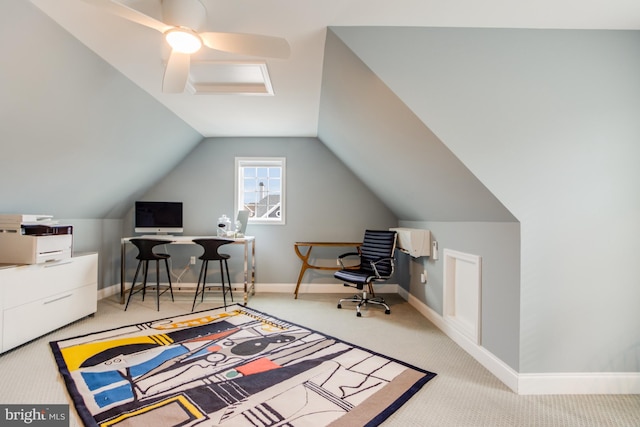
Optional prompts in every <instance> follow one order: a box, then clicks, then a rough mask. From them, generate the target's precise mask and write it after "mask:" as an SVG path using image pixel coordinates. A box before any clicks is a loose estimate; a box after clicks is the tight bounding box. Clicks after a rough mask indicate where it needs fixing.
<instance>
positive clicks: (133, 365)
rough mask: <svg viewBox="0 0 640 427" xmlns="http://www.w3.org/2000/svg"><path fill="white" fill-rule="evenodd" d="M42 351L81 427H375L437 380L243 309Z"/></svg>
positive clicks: (139, 327) (108, 334) (93, 337)
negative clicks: (53, 364) (53, 365)
mask: <svg viewBox="0 0 640 427" xmlns="http://www.w3.org/2000/svg"><path fill="white" fill-rule="evenodd" d="M50 345H51V349H52V351H53V353H54V356H55V359H56V363H57V364H58V368H59V370H60V373H61V375H62V377H63V378H64V381H65V384H66V386H67V390H68V391H69V394H70V396H71V398H72V400H73V403H74V405H75V407H76V409H77V411H78V414H79V415H80V417H81V418H82V421H83V422H84V423H85V425H87V426H105V427H106V426H141V427H149V426H152V427H160V426H196V425H197V426H234V427H236V426H251V427H256V426H326V425H331V426H346V427H353V426H365V425H366V426H375V425H378V424H380V423H381V422H382V421H384V420H385V419H386V418H387V417H389V416H390V415H391V414H392V413H393V412H394V411H396V410H397V409H398V408H399V407H400V406H402V405H403V404H404V403H405V402H406V401H407V400H408V399H409V398H410V397H411V396H412V395H413V394H415V393H416V392H417V391H418V390H419V389H420V388H421V387H422V386H423V385H424V384H425V383H426V382H427V381H429V380H430V379H431V378H433V377H434V376H435V375H436V374H434V373H431V372H428V371H425V370H422V369H419V368H416V367H414V366H410V365H408V364H406V363H403V362H401V361H398V360H394V359H391V358H388V357H385V356H382V355H380V354H376V353H374V352H371V351H369V350H367V349H365V348H362V347H358V346H355V345H353V344H349V343H346V342H343V341H341V340H339V339H336V338H332V337H330V336H326V335H324V334H321V333H319V332H316V331H312V330H310V329H308V328H304V327H302V326H299V325H296V324H293V323H290V322H287V321H285V320H281V319H278V318H276V317H274V316H270V315H268V314H265V313H262V312H259V311H256V310H253V309H250V308H247V307H244V306H241V305H233V306H229V307H227V310H226V311H225V310H224V309H223V308H220V309H214V310H208V311H202V312H198V313H190V314H187V315H183V316H179V317H174V318H167V319H162V320H157V321H153V322H148V323H142V324H137V325H131V326H126V327H122V328H117V329H112V330H108V331H102V332H96V333H92V334H88V335H84V336H80V337H75V338H70V339H66V340H61V341H56V342H51V343H50Z"/></svg>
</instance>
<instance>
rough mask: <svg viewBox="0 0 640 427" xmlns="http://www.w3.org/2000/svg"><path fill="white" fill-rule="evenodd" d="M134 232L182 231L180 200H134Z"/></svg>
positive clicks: (160, 232)
mask: <svg viewBox="0 0 640 427" xmlns="http://www.w3.org/2000/svg"><path fill="white" fill-rule="evenodd" d="M134 230H135V232H136V233H149V234H151V233H155V234H167V233H182V232H183V224H182V202H144V201H138V202H135V208H134Z"/></svg>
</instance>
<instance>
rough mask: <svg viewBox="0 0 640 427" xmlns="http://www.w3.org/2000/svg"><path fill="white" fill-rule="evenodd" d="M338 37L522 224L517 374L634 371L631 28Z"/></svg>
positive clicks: (635, 177) (638, 155)
mask: <svg viewBox="0 0 640 427" xmlns="http://www.w3.org/2000/svg"><path fill="white" fill-rule="evenodd" d="M336 32H337V34H338V35H339V36H340V37H341V38H342V39H343V40H344V41H345V42H346V43H347V45H348V46H349V47H350V48H352V49H353V50H354V51H355V52H356V54H357V55H358V56H359V57H360V58H361V59H362V60H363V61H364V62H365V63H366V64H367V65H368V66H369V67H370V68H371V69H372V71H373V72H374V73H376V75H378V76H379V77H380V78H381V79H382V80H383V81H384V82H385V83H386V84H387V85H388V86H389V87H390V88H391V90H393V91H394V92H395V93H396V94H397V95H398V96H399V97H400V98H401V99H402V100H403V101H404V102H405V103H406V104H407V105H408V106H409V107H410V108H411V109H412V111H414V112H415V113H416V114H417V116H418V117H419V118H420V119H421V120H422V121H423V122H424V123H425V124H426V125H428V126H429V127H430V128H431V129H432V130H433V132H434V133H435V134H436V135H438V136H439V137H440V139H441V140H442V141H443V142H444V143H445V144H446V145H447V146H448V147H449V148H450V149H451V150H452V151H453V152H454V153H455V154H456V155H457V156H458V157H459V158H460V159H461V160H462V161H463V162H464V163H465V165H467V166H468V167H469V169H470V170H471V171H472V172H473V173H474V174H475V175H476V176H477V177H478V178H479V179H480V180H481V181H482V182H483V183H484V184H485V185H486V186H487V187H488V188H489V189H490V190H491V191H492V192H493V193H494V194H495V195H496V196H497V197H498V198H499V200H500V201H501V202H502V203H503V204H504V205H505V206H506V207H507V208H508V209H509V210H510V211H511V212H512V213H513V214H514V215H515V216H516V217H517V218H518V220H519V221H520V222H521V238H522V250H521V256H522V269H521V293H520V294H521V324H520V348H521V351H520V353H521V358H520V371H521V372H523V373H535V372H629V371H631V372H633V371H635V372H637V371H638V370H640V345H639V344H638V343H639V342H640V329H638V327H637V325H639V324H640V310H638V309H637V302H638V301H639V300H640V286H638V274H637V268H636V267H635V265H636V263H637V258H638V255H639V254H640V239H638V236H639V235H640V221H639V220H638V218H640V192H638V182H640V168H638V167H637V160H638V159H640V144H638V141H640V121H639V120H638V117H640V85H639V84H638V82H639V81H640V80H639V79H638V76H639V75H640V32H637V31H568V30H562V31H560V30H557V31H549V30H489V29H486V30H482V29H475V30H474V29H443V28H439V29H438V28H432V29H428V28H422V29H416V28H413V29H411V28H403V29H400V28H377V29H373V28H338V29H336Z"/></svg>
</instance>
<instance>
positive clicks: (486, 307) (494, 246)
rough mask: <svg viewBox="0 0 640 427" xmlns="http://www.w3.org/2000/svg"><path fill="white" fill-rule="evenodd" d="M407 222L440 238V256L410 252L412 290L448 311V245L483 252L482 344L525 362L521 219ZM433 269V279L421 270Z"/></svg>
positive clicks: (513, 360) (516, 363) (502, 357)
mask: <svg viewBox="0 0 640 427" xmlns="http://www.w3.org/2000/svg"><path fill="white" fill-rule="evenodd" d="M400 225H401V226H402V227H409V228H422V229H426V230H430V231H431V237H432V240H435V241H437V242H438V248H439V259H438V260H434V259H433V257H420V258H410V271H411V277H410V279H409V283H410V287H409V291H410V293H411V295H413V296H414V297H416V298H418V299H419V300H420V301H424V302H426V304H427V305H428V306H429V307H431V308H432V309H433V310H435V311H436V312H437V313H438V314H440V315H442V313H443V305H442V302H443V294H444V256H443V255H444V250H445V249H452V250H455V251H458V252H463V253H467V254H471V255H478V256H480V257H481V269H482V283H481V289H482V294H481V301H482V314H481V319H482V320H481V328H482V346H483V347H484V348H486V349H487V350H489V351H490V352H491V353H492V354H494V355H495V356H496V357H498V358H499V359H500V360H502V361H504V362H505V363H506V364H507V365H509V366H511V367H512V368H513V369H514V370H516V371H517V370H518V368H519V357H520V346H519V335H520V328H519V322H518V319H519V318H520V250H519V248H520V224H519V223H517V222H435V221H400ZM424 270H426V271H427V283H421V282H420V273H422V272H423V271H424Z"/></svg>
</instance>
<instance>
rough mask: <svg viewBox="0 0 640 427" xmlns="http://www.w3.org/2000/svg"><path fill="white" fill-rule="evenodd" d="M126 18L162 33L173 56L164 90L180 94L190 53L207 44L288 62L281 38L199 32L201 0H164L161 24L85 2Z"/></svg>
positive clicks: (111, 3)
mask: <svg viewBox="0 0 640 427" xmlns="http://www.w3.org/2000/svg"><path fill="white" fill-rule="evenodd" d="M83 1H85V2H86V3H90V4H93V5H95V6H97V7H99V8H101V9H103V10H104V11H106V12H108V13H111V14H113V15H116V16H119V17H121V18H123V19H127V20H129V21H132V22H135V23H137V24H140V25H144V26H145V27H149V28H153V29H154V30H157V31H159V32H161V33H162V34H163V35H164V37H165V40H166V41H167V43H168V44H169V46H171V54H170V55H169V60H168V61H167V66H166V68H165V71H164V77H163V79H162V91H163V92H165V93H181V92H183V91H184V88H185V86H186V84H187V80H188V79H189V68H190V66H191V54H192V53H195V52H197V51H198V50H200V48H201V47H202V46H203V45H204V46H206V47H208V48H210V49H215V50H219V51H222V52H230V53H238V54H243V55H251V56H262V57H268V58H280V59H286V58H288V57H289V53H290V49H289V43H288V42H287V41H286V40H285V39H283V38H280V37H272V36H264V35H258V34H244V33H221V32H209V31H206V32H199V31H198V28H199V27H200V25H202V24H203V23H204V21H205V18H206V9H205V7H204V5H203V4H202V3H201V2H200V0H188V1H187V0H162V8H163V19H164V20H165V21H167V22H166V23H165V22H161V21H158V20H156V19H155V18H152V17H151V16H149V15H145V14H144V13H142V12H139V11H138V10H136V9H133V8H131V7H129V6H126V5H125V4H123V3H120V2H118V1H116V0H83Z"/></svg>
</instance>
